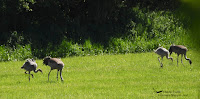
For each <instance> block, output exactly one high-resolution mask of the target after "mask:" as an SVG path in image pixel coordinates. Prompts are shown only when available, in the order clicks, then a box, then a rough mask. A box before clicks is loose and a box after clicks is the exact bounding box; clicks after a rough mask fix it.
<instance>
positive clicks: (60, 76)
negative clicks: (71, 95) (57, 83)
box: [60, 69, 64, 81]
mask: <svg viewBox="0 0 200 99" xmlns="http://www.w3.org/2000/svg"><path fill="white" fill-rule="evenodd" d="M60 78H61V81H63V80H64V79H63V78H62V69H61V70H60Z"/></svg>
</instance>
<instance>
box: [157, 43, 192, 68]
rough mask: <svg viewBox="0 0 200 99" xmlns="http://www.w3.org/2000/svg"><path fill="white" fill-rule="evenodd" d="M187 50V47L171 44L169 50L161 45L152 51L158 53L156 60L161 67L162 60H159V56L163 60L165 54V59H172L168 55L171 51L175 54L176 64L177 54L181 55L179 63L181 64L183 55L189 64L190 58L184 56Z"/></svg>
mask: <svg viewBox="0 0 200 99" xmlns="http://www.w3.org/2000/svg"><path fill="white" fill-rule="evenodd" d="M187 51H188V49H187V48H186V47H185V46H183V45H171V46H170V48H169V51H168V50H167V49H165V48H163V47H158V48H157V49H156V50H155V51H154V52H155V53H156V54H158V55H159V57H158V61H159V62H160V65H161V67H163V64H162V61H160V57H161V60H163V57H164V56H166V58H167V59H171V60H172V61H173V58H172V57H169V55H171V54H172V52H174V53H176V54H177V65H178V57H179V55H181V63H182V64H183V61H182V58H183V55H184V57H185V59H186V60H188V61H189V63H190V65H191V64H192V61H191V59H189V58H187V56H186V52H187Z"/></svg>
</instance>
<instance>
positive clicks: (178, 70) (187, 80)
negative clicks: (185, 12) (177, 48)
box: [0, 49, 200, 99]
mask: <svg viewBox="0 0 200 99" xmlns="http://www.w3.org/2000/svg"><path fill="white" fill-rule="evenodd" d="M172 57H173V58H174V61H173V62H172V61H171V60H167V59H166V58H164V59H163V65H164V66H163V68H161V67H160V63H159V62H158V55H156V54H155V53H154V52H146V53H135V54H134V53H132V54H131V53H129V54H118V55H97V56H84V57H80V56H78V57H67V58H62V61H63V62H64V63H65V67H64V69H63V78H64V82H62V81H61V80H60V77H59V80H58V81H57V79H56V73H57V71H56V70H53V71H52V72H51V75H50V81H47V80H48V72H49V71H50V67H48V66H45V65H43V63H42V60H36V62H37V64H38V68H40V69H42V70H43V74H42V73H40V72H38V73H32V74H34V78H31V81H30V82H29V80H28V76H29V75H27V74H25V73H24V70H23V69H21V68H20V67H21V66H22V65H23V63H24V62H25V61H9V62H0V71H1V72H0V89H1V90H0V99H21V98H32V99H34V98H37V99H45V98H53V99H56V98H135V99H138V98H142V99H143V98H180V99H183V98H185V99H186V98H190V99H197V98H198V96H199V95H200V90H199V85H200V79H199V76H200V74H199V70H200V64H199V63H200V54H199V52H198V51H196V50H194V49H193V50H189V51H188V53H187V57H188V58H190V59H191V60H192V62H193V64H192V65H190V64H189V62H188V61H186V60H185V59H183V63H184V65H182V64H181V62H180V59H181V58H180V56H179V65H178V66H177V60H176V59H177V55H175V54H174V53H173V54H172ZM159 92H160V93H159Z"/></svg>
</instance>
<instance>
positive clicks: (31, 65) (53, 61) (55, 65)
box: [21, 45, 192, 81]
mask: <svg viewBox="0 0 200 99" xmlns="http://www.w3.org/2000/svg"><path fill="white" fill-rule="evenodd" d="M187 51H188V49H187V48H186V47H185V46H183V45H171V46H170V48H169V51H168V50H167V49H166V48H163V47H158V48H157V49H156V50H154V52H155V53H156V54H158V55H159V57H158V61H159V62H160V65H161V67H163V64H162V60H163V57H166V58H167V59H171V60H172V62H173V58H172V57H170V55H171V54H172V53H173V52H174V53H176V54H177V65H178V57H179V55H181V63H182V64H183V62H182V57H183V55H184V57H185V59H186V60H188V61H189V63H190V64H192V61H191V59H189V58H187V56H186V52H187ZM160 58H161V60H160ZM43 64H44V65H46V66H49V67H51V69H50V71H49V73H48V81H49V76H50V73H51V71H52V70H54V69H57V80H58V72H59V71H60V78H61V81H63V77H62V70H63V67H64V63H63V62H62V61H61V59H60V58H51V57H49V56H47V57H45V58H44V59H43ZM36 68H37V63H36V62H35V60H34V59H27V60H26V62H25V63H24V64H23V66H22V67H21V69H25V74H29V81H30V75H31V76H32V78H33V77H34V76H33V74H31V71H33V72H35V73H37V72H38V71H39V72H41V73H43V72H42V70H41V69H37V70H36ZM27 72H28V73H27Z"/></svg>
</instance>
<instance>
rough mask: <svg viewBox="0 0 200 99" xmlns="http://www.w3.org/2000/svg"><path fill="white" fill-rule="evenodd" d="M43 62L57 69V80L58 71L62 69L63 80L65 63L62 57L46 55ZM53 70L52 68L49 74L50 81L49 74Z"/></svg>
mask: <svg viewBox="0 0 200 99" xmlns="http://www.w3.org/2000/svg"><path fill="white" fill-rule="evenodd" d="M43 64H45V65H48V66H50V67H51V70H53V69H57V80H58V72H59V71H60V78H61V81H63V78H62V69H63V67H64V63H63V62H62V61H61V59H59V58H51V57H46V58H44V60H43ZM51 70H50V72H49V74H48V81H49V75H50V73H51Z"/></svg>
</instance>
